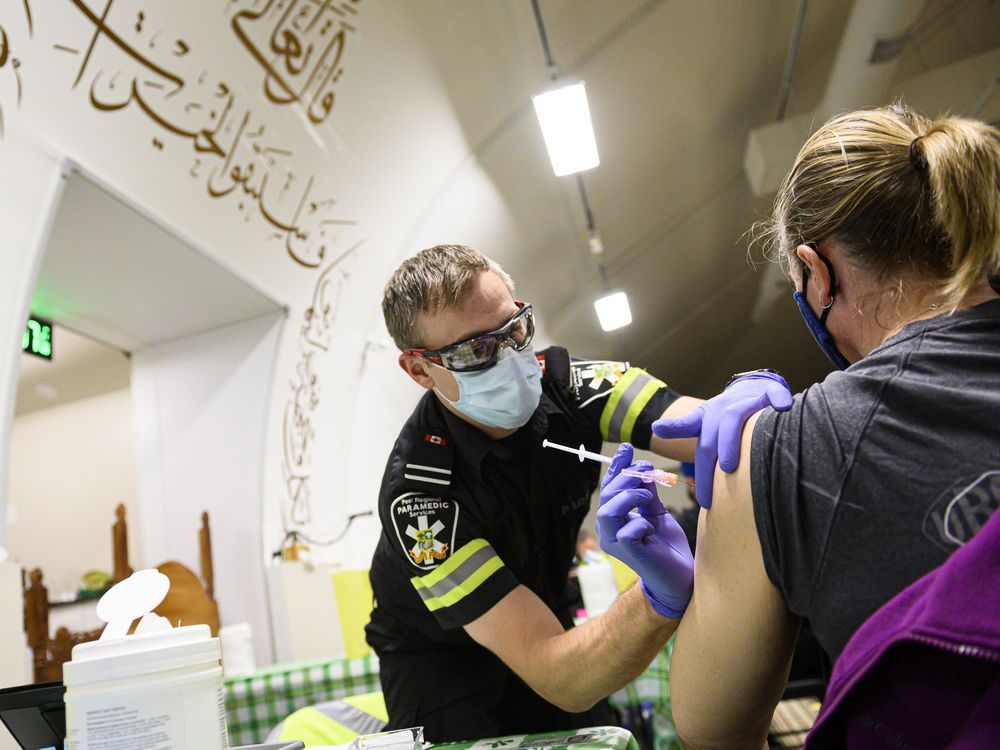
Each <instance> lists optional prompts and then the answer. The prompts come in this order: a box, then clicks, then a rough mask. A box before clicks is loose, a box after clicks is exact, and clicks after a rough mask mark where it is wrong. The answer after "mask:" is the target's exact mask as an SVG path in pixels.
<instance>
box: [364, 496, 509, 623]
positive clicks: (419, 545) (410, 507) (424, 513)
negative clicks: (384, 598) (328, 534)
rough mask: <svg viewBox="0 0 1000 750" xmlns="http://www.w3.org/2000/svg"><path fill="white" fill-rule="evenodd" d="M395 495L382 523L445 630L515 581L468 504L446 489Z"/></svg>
mask: <svg viewBox="0 0 1000 750" xmlns="http://www.w3.org/2000/svg"><path fill="white" fill-rule="evenodd" d="M402 490H403V491H399V492H398V493H393V494H394V495H395V496H394V497H393V498H392V499H391V501H390V502H389V503H388V507H387V508H386V509H385V511H384V513H383V525H384V526H385V527H386V528H385V531H386V533H387V534H388V535H389V537H390V540H392V541H394V542H395V544H394V545H392V546H394V548H395V551H396V552H397V553H398V554H399V555H400V559H401V560H402V561H403V563H404V565H405V566H406V569H407V571H408V572H409V580H410V583H411V584H412V586H413V588H414V589H415V590H416V592H417V594H418V595H419V597H420V599H421V600H422V601H423V603H424V606H426V607H427V609H428V611H429V612H430V613H431V614H433V615H434V617H435V619H436V620H437V621H438V623H439V624H440V625H441V627H442V628H444V629H446V630H447V629H452V628H459V627H462V626H464V625H467V624H469V623H470V622H472V621H473V620H475V619H476V618H478V617H480V616H481V615H483V614H485V613H486V612H487V611H489V610H490V609H491V608H492V607H493V605H495V604H496V603H497V602H499V601H500V600H501V599H502V598H503V597H505V596H506V595H507V594H508V593H510V592H511V591H512V590H513V589H514V588H515V587H516V586H517V585H518V581H517V579H516V578H515V577H514V574H513V573H511V572H510V570H509V569H508V568H507V567H506V566H505V565H504V563H503V560H501V559H500V556H499V555H498V554H497V553H496V551H495V550H494V549H493V547H492V546H491V545H490V543H489V541H488V540H487V539H486V538H485V535H484V534H483V533H482V531H481V524H480V523H479V521H478V520H477V519H476V517H475V514H474V513H472V512H471V508H472V506H473V504H472V503H469V502H467V501H466V500H465V499H463V498H462V497H459V496H457V494H456V493H453V492H450V491H448V490H447V489H446V488H445V490H444V491H441V492H427V491H422V490H413V489H407V488H402Z"/></svg>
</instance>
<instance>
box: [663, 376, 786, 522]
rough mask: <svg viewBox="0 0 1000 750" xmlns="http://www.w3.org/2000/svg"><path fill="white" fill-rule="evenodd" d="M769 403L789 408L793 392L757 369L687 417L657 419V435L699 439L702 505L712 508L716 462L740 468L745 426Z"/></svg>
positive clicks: (697, 469)
mask: <svg viewBox="0 0 1000 750" xmlns="http://www.w3.org/2000/svg"><path fill="white" fill-rule="evenodd" d="M768 406H773V407H774V408H775V409H777V410H778V411H787V410H788V409H790V408H791V406H792V392H791V390H789V388H788V383H786V382H785V379H784V378H783V377H781V376H780V375H778V374H777V373H772V372H754V373H750V374H748V375H744V376H743V377H741V378H738V379H737V380H734V381H733V382H732V383H730V384H729V385H728V386H726V389H725V390H724V391H723V392H722V393H720V394H719V395H718V396H715V397H714V398H711V399H709V400H708V401H705V402H703V403H701V404H699V405H698V407H697V408H695V409H694V410H693V411H692V412H691V413H689V414H686V415H685V416H683V417H679V418H677V419H658V420H657V421H655V422H653V434H654V435H656V436H657V437H661V438H667V439H674V438H692V437H693V438H698V447H697V448H696V449H695V454H694V476H695V492H696V495H697V497H698V505H700V506H701V507H702V508H711V507H712V482H713V480H714V478H715V463H716V461H718V463H719V468H720V469H722V470H723V471H724V472H726V473H727V474H731V473H732V472H734V471H736V469H737V467H738V466H739V463H740V441H741V438H742V435H743V425H744V424H746V421H747V420H748V419H749V418H750V417H752V416H753V415H754V414H756V413H757V412H759V411H761V410H762V409H766V408H767V407H768Z"/></svg>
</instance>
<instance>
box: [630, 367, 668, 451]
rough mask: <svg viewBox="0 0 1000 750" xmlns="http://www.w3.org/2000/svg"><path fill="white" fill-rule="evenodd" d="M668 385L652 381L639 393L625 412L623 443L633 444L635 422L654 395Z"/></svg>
mask: <svg viewBox="0 0 1000 750" xmlns="http://www.w3.org/2000/svg"><path fill="white" fill-rule="evenodd" d="M666 385H667V384H666V383H664V382H663V381H660V380H655V379H654V380H650V381H649V382H648V383H646V385H644V386H643V387H642V390H641V391H639V395H638V396H636V397H635V399H634V400H633V401H632V403H631V404H629V407H628V411H627V412H625V421H624V422H623V423H622V442H623V443H630V442H632V428H633V427H635V420H636V419H638V418H639V415H640V414H641V413H642V410H643V409H645V408H646V404H648V403H649V400H650V399H651V398H652V397H653V394H654V393H656V392H657V391H658V390H660V389H661V388H666Z"/></svg>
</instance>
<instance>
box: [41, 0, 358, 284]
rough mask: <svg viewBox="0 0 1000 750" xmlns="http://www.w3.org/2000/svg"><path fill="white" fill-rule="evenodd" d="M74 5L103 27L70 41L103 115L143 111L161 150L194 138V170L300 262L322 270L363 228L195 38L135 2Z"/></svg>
mask: <svg viewBox="0 0 1000 750" xmlns="http://www.w3.org/2000/svg"><path fill="white" fill-rule="evenodd" d="M67 1H68V2H69V3H70V4H71V5H72V6H73V7H74V8H76V9H77V10H78V11H79V12H80V13H81V14H82V15H83V17H84V18H85V19H86V20H87V21H88V22H89V23H90V25H91V26H92V28H93V32H92V35H91V37H90V38H89V39H86V40H80V41H82V42H83V43H82V44H80V45H79V48H77V47H74V46H71V45H72V44H73V42H72V41H67V42H66V44H64V45H61V48H62V50H63V51H64V52H67V53H69V54H77V55H79V56H80V65H79V67H78V69H77V73H76V77H75V80H74V81H73V84H72V87H73V89H78V88H80V87H81V85H86V86H87V96H88V101H89V102H90V104H91V106H93V107H94V109H96V110H97V111H99V112H117V111H120V110H124V109H126V108H129V107H135V108H136V109H137V110H139V111H140V112H141V113H142V114H144V115H145V116H146V117H147V118H148V119H149V121H150V122H152V123H153V124H154V125H155V126H156V127H157V128H158V130H159V131H160V132H159V133H157V135H156V136H154V138H153V146H154V148H156V149H158V150H160V151H162V150H163V149H164V148H165V147H167V146H172V145H173V144H174V142H175V141H177V140H180V141H182V142H186V143H187V144H188V145H189V146H190V148H191V163H190V168H189V169H188V173H189V174H190V175H191V177H193V178H196V179H200V180H203V181H204V183H205V186H206V190H207V193H208V195H209V197H211V198H213V199H223V198H229V197H231V202H233V203H235V204H236V208H237V210H238V211H239V212H240V214H241V216H243V218H244V220H245V221H248V222H249V221H250V220H251V219H252V218H253V216H254V214H256V215H257V217H259V218H260V219H261V220H263V221H264V223H265V225H266V226H267V228H268V230H269V235H268V236H269V239H272V240H279V241H280V242H282V243H283V245H284V247H285V250H286V252H287V254H288V256H289V257H290V258H291V259H292V260H294V261H295V262H296V263H298V264H299V265H301V266H305V267H307V268H317V267H319V266H320V265H322V264H323V261H324V258H326V255H327V253H328V252H329V250H330V248H331V247H332V245H333V244H334V243H335V242H336V241H337V239H338V234H337V229H338V227H343V226H350V225H353V224H355V223H356V222H354V221H353V220H350V219H346V218H343V217H341V216H338V215H337V214H336V210H335V207H336V201H335V200H334V199H333V198H331V197H329V196H316V195H314V194H313V193H314V187H315V184H316V176H315V175H305V176H303V175H299V174H298V173H297V172H296V171H295V169H294V168H293V167H292V166H290V160H291V158H292V156H293V155H294V150H293V148H292V147H291V145H289V144H287V143H280V142H276V141H274V140H273V139H272V138H271V136H270V134H269V130H268V126H267V124H266V122H264V120H263V119H262V118H260V117H258V116H256V115H255V113H254V112H253V111H252V110H251V108H250V107H249V106H248V105H246V104H243V103H241V101H240V96H239V95H238V93H237V90H236V87H235V86H232V85H231V84H230V83H228V82H227V81H225V80H223V79H221V78H219V77H218V76H215V75H213V74H212V73H211V72H210V70H209V68H208V63H207V62H205V61H199V59H198V58H197V57H196V56H195V55H193V51H192V49H191V45H190V44H189V43H188V42H187V41H186V40H184V39H182V38H179V37H176V36H175V35H173V34H169V33H167V32H166V31H165V30H164V29H163V28H157V27H156V26H155V25H154V24H153V23H152V22H151V20H150V18H149V17H148V15H147V13H146V12H145V11H143V10H139V9H137V5H136V4H135V3H128V2H124V3H123V2H119V1H118V0H103V8H101V10H100V11H98V10H95V9H94V8H92V7H91V5H89V4H88V2H87V0H67ZM106 47H110V49H111V51H112V52H113V53H114V54H113V55H108V54H107V50H106V49H105V48H106ZM98 53H101V54H100V63H98V62H96V60H95V58H97V56H98ZM320 98H321V99H322V97H320ZM331 106H332V99H331ZM327 114H329V112H327Z"/></svg>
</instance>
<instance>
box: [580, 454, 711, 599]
mask: <svg viewBox="0 0 1000 750" xmlns="http://www.w3.org/2000/svg"><path fill="white" fill-rule="evenodd" d="M631 463H632V446H631V445H629V444H628V443H622V444H621V446H619V448H618V452H617V453H615V457H614V459H612V461H611V466H609V467H608V471H607V473H606V474H605V475H604V479H603V480H602V481H601V495H600V504H599V507H598V510H597V534H598V538H599V539H600V542H601V549H603V550H604V551H605V552H606V553H608V554H609V555H611V556H612V557H616V558H618V559H619V560H621V561H622V562H623V563H625V564H626V565H628V566H629V567H630V568H632V570H634V571H635V572H636V573H638V574H639V577H640V578H641V579H642V581H641V585H642V590H643V593H645V594H646V598H647V599H649V603H650V604H651V605H652V607H653V609H654V610H656V612H658V613H659V614H661V615H663V616H664V617H669V618H671V619H678V618H680V616H681V615H682V614H684V610H685V609H686V608H687V605H688V602H689V601H690V600H691V590H692V587H693V586H694V556H693V555H692V554H691V548H690V547H689V546H688V542H687V537H685V536H684V532H683V531H682V530H681V527H680V526H679V525H678V524H677V521H676V520H674V518H673V516H671V515H670V514H669V513H668V512H667V509H666V508H664V507H663V504H662V503H661V502H660V500H659V498H657V496H656V490H655V489H653V488H654V487H655V485H648V484H643V482H642V480H641V479H639V478H638V477H628V476H622V475H621V474H619V472H620V471H621V470H622V469H624V468H626V467H627V466H628V465H629V464H631ZM633 468H635V469H639V470H644V469H651V468H652V465H651V464H650V463H649V462H648V461H640V462H638V463H637V464H635V466H634V467H633ZM633 508H637V509H638V512H635V511H633V510H632V509H633Z"/></svg>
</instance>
